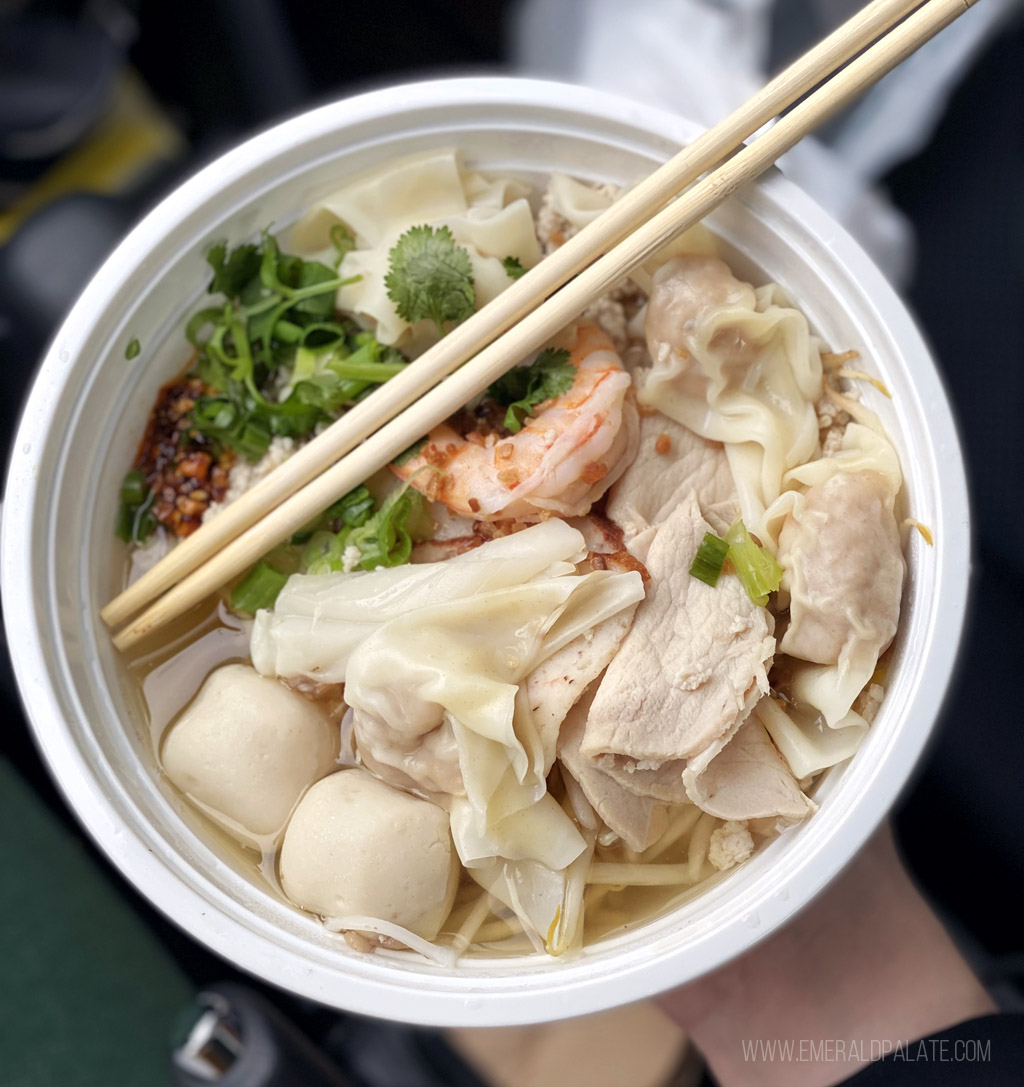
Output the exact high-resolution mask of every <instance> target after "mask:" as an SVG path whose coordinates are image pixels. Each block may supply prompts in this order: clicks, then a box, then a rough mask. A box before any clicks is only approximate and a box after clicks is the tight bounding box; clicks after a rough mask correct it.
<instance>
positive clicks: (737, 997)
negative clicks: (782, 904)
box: [661, 824, 996, 1087]
mask: <svg viewBox="0 0 1024 1087" xmlns="http://www.w3.org/2000/svg"><path fill="white" fill-rule="evenodd" d="M661 1005H662V1007H663V1008H664V1009H665V1011H666V1012H667V1013H668V1014H669V1015H670V1016H671V1017H672V1018H673V1019H675V1020H676V1022H678V1023H679V1024H680V1025H681V1026H682V1027H683V1028H684V1029H685V1030H686V1031H687V1032H688V1033H689V1035H690V1038H691V1040H692V1041H693V1042H694V1044H695V1045H696V1046H697V1048H698V1049H699V1050H700V1051H701V1052H702V1053H703V1054H704V1057H705V1058H706V1060H707V1062H708V1064H709V1066H710V1068H711V1071H712V1072H713V1073H714V1075H715V1077H716V1079H717V1080H718V1082H719V1083H721V1084H722V1087H776V1085H778V1087H826V1085H829V1084H836V1083H839V1082H841V1081H842V1080H844V1079H846V1078H847V1077H848V1076H850V1075H852V1074H853V1073H854V1072H855V1071H857V1069H858V1068H860V1067H862V1066H863V1065H864V1064H866V1063H869V1060H870V1055H871V1054H872V1052H873V1053H875V1054H879V1052H880V1050H887V1051H891V1050H892V1049H893V1048H895V1047H896V1046H897V1045H898V1044H899V1043H900V1042H908V1041H911V1040H913V1039H915V1038H921V1037H924V1036H925V1035H928V1034H933V1033H935V1032H936V1031H940V1030H943V1029H945V1028H947V1027H950V1026H952V1025H954V1024H955V1023H959V1022H962V1021H963V1020H965V1019H971V1018H974V1017H975V1016H979V1015H986V1014H990V1013H991V1012H993V1011H995V1010H996V1008H995V1005H994V1004H993V1002H992V1000H991V998H990V997H989V995H988V993H986V991H985V990H984V988H983V987H982V985H981V983H980V982H979V981H978V979H977V978H976V977H975V976H974V974H973V972H972V971H971V968H970V967H969V966H968V964H967V962H966V961H965V960H964V958H963V956H962V955H961V954H960V952H959V951H958V950H957V949H956V947H955V946H954V944H953V942H952V941H951V940H950V938H949V935H948V934H947V932H946V930H945V929H944V928H943V926H942V924H941V922H940V921H939V919H938V918H937V917H936V915H935V914H934V913H933V911H932V910H931V908H930V907H929V905H928V904H927V902H925V900H924V899H923V898H922V897H921V894H920V892H919V891H918V890H917V888H916V887H915V886H914V884H913V882H912V881H911V879H910V876H909V875H908V873H907V871H906V869H905V868H904V866H903V863H902V861H901V860H900V857H899V855H898V853H897V851H896V846H895V842H894V841H893V836H892V829H891V827H890V826H889V825H888V824H886V825H885V826H883V827H882V829H881V830H879V831H878V832H877V833H876V834H875V836H874V837H873V838H872V839H871V841H870V842H868V844H867V845H866V846H865V847H864V849H863V850H862V851H861V852H860V853H859V854H858V855H857V857H856V858H854V860H853V861H852V862H851V863H850V865H849V866H848V867H847V868H846V869H845V871H844V872H842V873H841V875H840V876H839V877H838V878H837V879H836V880H835V881H834V882H833V883H832V884H831V885H830V886H829V887H827V888H826V889H825V891H823V892H822V894H821V895H820V896H819V897H818V898H817V899H816V900H815V901H814V902H813V903H812V904H811V905H810V906H809V907H808V908H807V909H806V910H804V911H803V913H801V914H800V915H799V916H798V917H797V918H796V919H795V920H794V921H792V922H791V923H790V924H789V925H787V926H786V927H785V928H783V929H781V930H780V931H779V932H777V933H775V934H773V935H772V936H770V937H768V938H767V939H765V940H764V941H763V942H761V943H760V944H758V945H757V946H756V947H754V948H753V949H752V950H751V951H749V952H747V953H746V954H745V955H742V956H741V957H740V958H738V959H735V960H734V961H733V962H731V963H728V964H727V965H726V966H724V967H722V968H721V969H720V970H717V971H715V973H713V974H709V975H707V976H706V977H704V978H700V979H699V980H697V981H695V982H693V983H692V984H690V985H687V986H684V987H683V988H680V989H676V990H674V991H672V992H670V993H666V994H665V995H664V996H663V997H662V998H661ZM758 1042H767V1043H768V1046H763V1045H762V1046H759V1045H758ZM801 1042H803V1046H801ZM824 1042H829V1043H833V1044H831V1045H829V1046H824V1045H823V1044H822V1043H824ZM786 1043H792V1050H791V1054H790V1055H788V1056H785V1055H784V1054H785V1053H786V1050H785V1049H784V1048H783V1047H784V1046H785V1045H786ZM844 1050H845V1053H844V1052H843V1051H844ZM772 1056H774V1059H772Z"/></svg>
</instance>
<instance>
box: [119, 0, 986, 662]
mask: <svg viewBox="0 0 1024 1087" xmlns="http://www.w3.org/2000/svg"><path fill="white" fill-rule="evenodd" d="M974 2H975V0H926V2H925V3H920V0H873V2H872V3H870V4H868V5H867V7H865V8H864V9H863V10H862V11H860V12H859V13H858V14H856V15H855V16H854V17H853V18H852V19H850V20H849V21H848V22H846V23H844V24H843V26H841V27H840V28H839V29H838V30H836V31H835V32H834V33H833V34H831V35H830V36H829V37H827V38H826V39H825V40H824V41H823V42H821V43H820V44H819V45H817V46H816V47H815V48H813V49H812V50H810V52H808V53H806V54H804V55H803V56H802V57H800V58H799V59H798V60H797V61H795V62H794V63H793V64H791V65H790V66H789V67H788V68H787V69H786V70H785V71H783V72H782V73H781V74H779V75H778V76H776V78H775V79H773V80H772V81H771V82H770V83H768V84H767V86H765V87H764V88H763V89H762V90H761V91H759V92H758V93H757V94H756V95H754V97H753V98H751V99H749V100H748V101H747V102H745V103H744V104H743V105H742V106H740V107H739V109H737V110H736V111H735V112H734V113H732V114H730V115H729V116H728V117H726V118H725V119H724V120H723V121H721V122H719V123H718V124H717V125H715V126H714V128H711V129H709V130H708V131H707V132H705V133H703V134H702V135H701V136H700V137H698V138H697V139H696V140H695V141H694V142H693V143H692V144H690V145H688V146H687V147H685V148H684V149H683V150H682V151H680V152H679V154H677V155H676V156H675V157H674V158H672V159H671V160H670V161H669V162H667V163H666V164H665V165H664V166H662V167H660V168H659V169H658V170H656V171H655V172H654V173H653V174H651V175H650V176H649V177H648V178H647V179H646V180H644V181H642V182H641V183H640V184H638V185H637V186H636V187H635V188H633V189H632V190H631V191H630V192H628V193H627V194H626V195H625V196H624V197H622V199H620V200H619V201H617V202H616V203H615V204H613V205H612V206H611V207H610V208H609V209H608V210H607V211H605V212H603V213H602V214H601V215H600V216H599V217H598V218H597V219H595V220H594V222H593V223H591V224H590V225H589V226H588V227H587V228H586V229H584V230H582V231H580V232H579V234H577V235H575V236H574V237H573V238H570V239H569V240H568V241H567V242H566V243H565V244H564V245H563V246H561V247H560V248H559V249H557V250H556V251H555V252H554V253H552V254H551V255H550V256H548V257H546V258H545V259H544V260H543V261H541V263H540V264H538V265H537V266H536V267H535V268H533V269H531V270H530V271H529V272H528V273H527V274H526V275H524V276H522V277H521V278H520V279H518V280H516V281H514V282H513V283H512V284H511V285H510V286H509V287H508V288H507V289H506V290H505V291H504V292H503V293H502V294H500V295H499V296H498V297H497V298H496V299H494V300H493V301H492V302H490V303H489V304H488V305H486V306H485V307H484V308H483V309H481V310H480V311H479V312H478V313H476V314H474V315H473V316H472V317H470V318H469V319H468V320H466V321H464V322H463V323H462V324H461V325H458V326H457V327H456V328H454V329H453V330H452V331H451V332H449V333H448V335H447V336H445V337H444V339H442V340H441V341H440V342H439V343H438V344H436V345H435V346H434V347H432V348H431V349H430V350H429V351H426V352H425V353H424V354H423V355H421V356H420V357H419V358H418V359H416V360H415V361H414V362H413V363H411V364H410V365H409V366H407V367H406V368H405V369H404V370H403V371H402V372H401V373H400V374H398V375H397V376H395V377H393V378H391V380H390V381H388V382H387V383H386V384H384V385H382V386H380V387H379V388H378V389H377V390H376V391H375V392H374V393H373V394H372V395H371V396H369V397H368V398H367V399H366V400H364V401H362V402H360V403H359V404H356V405H355V406H354V407H352V408H351V409H350V410H349V411H348V412H346V414H345V415H343V416H342V417H341V418H340V419H338V420H337V421H336V422H334V423H333V424H332V425H331V426H330V427H328V428H327V429H326V430H325V431H324V432H323V433H322V434H320V435H319V436H317V437H316V438H314V439H313V440H312V441H310V442H309V443H308V444H306V445H305V446H303V447H302V448H301V449H299V450H298V451H297V452H296V453H295V454H294V455H293V456H292V457H290V458H289V459H288V460H287V461H285V462H284V463H283V464H282V465H281V466H280V467H278V468H276V469H275V470H274V471H273V472H272V473H271V474H270V475H268V476H267V477H266V478H264V479H263V480H262V481H261V482H260V483H258V484H257V485H256V486H255V487H253V488H252V490H250V491H248V492H246V493H245V494H244V495H242V496H241V497H240V498H238V499H237V500H236V501H234V502H232V503H231V504H230V505H229V506H228V507H226V508H225V509H224V510H223V511H222V512H221V513H220V514H219V515H218V516H217V517H216V518H215V519H214V520H212V521H211V522H210V523H209V524H206V525H203V526H202V527H201V528H200V529H199V530H198V531H196V532H195V533H193V534H192V535H191V536H189V537H188V538H186V539H185V540H183V541H182V542H181V543H180V544H178V546H177V547H175V548H174V550H173V551H171V553H170V554H169V555H167V557H166V558H164V559H162V560H161V561H160V562H159V563H157V565H156V566H154V567H153V568H152V569H151V570H149V571H148V572H147V573H146V574H144V575H143V576H142V577H140V578H139V579H138V580H137V581H136V582H135V583H134V584H132V585H131V586H130V587H129V588H127V589H126V590H125V591H124V592H122V593H121V594H120V595H118V596H117V597H115V598H114V599H113V600H112V601H111V602H110V603H109V604H108V605H107V606H106V607H105V608H104V609H103V611H102V612H101V613H100V614H101V616H102V618H103V620H104V621H105V622H106V623H108V624H109V625H110V626H112V627H113V626H118V625H120V624H122V623H124V622H125V621H126V620H128V619H130V618H131V616H133V615H135V614H136V613H137V612H138V611H139V610H140V609H141V608H143V607H146V605H150V606H149V607H148V608H146V610H145V611H144V612H142V614H141V615H138V617H137V618H135V619H134V620H133V621H132V622H131V623H129V624H128V625H127V626H126V627H124V629H123V630H121V631H120V632H119V633H118V634H116V635H115V636H114V639H113V640H114V644H115V645H116V646H117V647H118V648H119V649H127V648H129V647H130V646H133V645H135V644H136V643H137V642H139V641H141V640H142V639H143V638H145V637H147V636H148V635H150V634H151V633H153V632H154V631H156V630H158V629H159V628H161V627H163V626H164V625H166V624H167V623H169V622H170V621H171V620H173V619H175V618H177V617H178V616H180V615H182V614H183V613H184V612H186V611H187V610H188V609H189V608H191V607H192V606H193V605H195V604H197V603H199V602H200V601H202V600H203V599H205V598H206V597H207V596H209V595H210V594H211V593H213V592H215V591H216V590H217V589H219V588H221V587H222V586H223V585H225V584H226V583H227V582H229V581H230V580H231V579H233V578H235V577H237V576H238V575H239V574H241V573H243V572H244V571H245V570H246V569H247V568H248V567H250V566H251V565H252V564H253V563H255V562H257V561H258V560H259V559H260V558H261V557H262V556H263V555H265V554H266V553H267V552H268V551H269V550H270V549H271V548H273V547H275V546H276V545H277V544H279V543H282V542H283V541H284V540H286V539H288V538H289V537H290V536H291V535H292V534H293V533H295V532H297V531H298V530H299V529H300V528H302V527H303V526H304V525H306V524H308V523H309V521H311V520H312V519H313V518H314V517H316V516H317V515H318V514H320V513H321V512H322V511H323V510H324V509H326V508H327V507H328V506H329V505H331V503H332V502H335V501H337V499H339V498H340V497H341V496H342V495H344V494H346V493H347V492H348V491H350V490H352V488H353V487H356V486H358V485H359V484H360V483H362V482H363V481H364V480H365V479H367V478H368V477H369V476H371V475H372V474H373V473H374V472H376V471H377V470H379V469H380V468H382V467H383V466H384V465H386V464H387V463H388V462H389V461H391V460H393V459H394V458H395V457H396V456H398V454H399V453H401V452H402V451H403V450H404V449H406V448H408V447H409V446H410V445H411V444H412V443H413V442H415V441H417V440H418V439H419V438H421V437H422V436H423V435H424V434H426V433H428V432H429V431H430V430H431V429H432V428H433V427H435V426H437V425H438V424H439V423H441V422H442V421H443V420H444V419H446V418H447V417H448V416H450V415H451V414H453V413H454V412H456V411H457V410H458V409H459V408H461V407H462V406H463V405H464V404H465V403H467V402H468V401H469V400H471V399H472V398H473V397H474V396H476V395H478V394H479V393H481V392H483V390H484V389H486V388H487V386H488V385H490V384H492V383H493V382H494V381H496V380H497V379H498V378H499V377H500V376H501V375H502V374H504V373H505V372H507V371H508V370H509V369H511V367H512V366H514V365H515V364H516V363H518V362H520V361H521V360H522V359H523V358H524V357H525V356H527V355H528V354H530V353H531V352H533V351H536V350H538V349H539V348H540V347H542V346H543V344H544V343H545V342H546V341H547V340H549V339H550V338H551V337H552V336H553V335H555V333H557V332H558V331H559V330H560V329H561V328H563V327H564V326H565V325H567V324H568V323H569V322H571V321H572V320H574V319H575V318H576V317H577V316H578V315H579V314H580V313H581V312H582V311H583V310H584V309H586V308H587V306H589V305H590V304H591V303H592V302H594V301H595V300H596V299H598V298H599V297H600V296H601V295H603V294H605V293H606V292H607V291H608V290H609V289H611V287H613V286H614V285H615V284H616V283H618V282H619V281H620V280H621V279H622V278H623V277H624V276H625V275H627V274H628V273H629V272H630V271H632V270H633V269H634V268H635V267H637V265H639V264H641V263H643V262H644V261H645V260H647V259H648V258H649V257H651V256H652V255H653V254H654V253H656V252H657V251H658V250H659V249H661V248H662V247H663V246H664V245H665V244H666V243H668V242H669V241H671V240H672V239H673V238H674V237H676V236H677V235H679V234H681V233H682V232H683V231H684V230H686V229H688V228H689V227H691V226H692V225H693V224H694V223H696V222H697V221H698V220H700V219H702V218H703V217H704V216H705V215H707V214H708V213H709V212H710V211H711V210H712V209H713V208H715V207H717V206H718V205H719V204H720V203H722V202H723V201H724V200H725V199H726V198H727V197H728V196H730V195H731V194H732V193H733V192H735V191H736V190H737V189H738V188H739V187H740V186H741V185H743V184H745V183H746V182H748V181H750V180H752V179H753V178H755V177H757V176H758V175H759V174H761V173H763V172H764V171H765V170H766V169H767V168H768V167H769V166H770V165H771V164H772V163H773V162H774V161H775V160H776V159H777V158H778V157H779V156H780V155H782V154H784V153H785V152H786V151H788V150H789V149H790V148H791V147H792V146H793V145H794V144H795V143H797V142H798V141H799V140H800V139H801V138H802V137H803V136H804V135H806V134H807V133H808V132H811V131H812V130H814V129H815V128H817V127H818V126H819V125H821V124H822V123H823V122H824V121H825V120H827V119H828V118H829V117H831V116H832V115H833V114H835V113H836V112H837V111H839V110H840V109H842V108H843V107H844V106H846V105H847V104H848V103H849V102H851V101H852V100H853V99H854V98H856V97H857V96H858V95H859V94H861V93H862V92H863V91H864V90H865V89H867V88H868V87H870V86H871V85H872V84H873V83H875V82H877V81H878V80H879V79H880V78H881V77H882V76H883V75H885V74H886V73H887V72H889V71H891V70H892V69H893V68H895V67H896V65H897V64H899V63H900V62H901V61H902V60H904V59H905V58H906V57H907V56H909V55H910V54H911V53H913V52H914V51H915V50H916V49H918V48H919V47H920V46H921V45H923V44H924V43H925V42H927V41H928V40H929V39H931V38H932V37H933V36H934V35H935V34H937V33H938V32H939V31H940V30H942V29H943V28H944V27H946V26H948V25H949V23H951V22H952V21H953V20H954V19H956V18H957V17H958V16H959V15H961V14H963V13H964V12H965V11H966V10H967V9H968V8H969V7H971V5H972V4H973V3H974ZM826 80H827V82H826ZM815 88H817V89H815ZM811 91H813V93H809V92H811ZM804 96H806V97H804ZM801 99H802V100H801ZM793 103H798V104H797V105H795V106H794V105H793ZM791 106H792V108H791V109H789V111H788V112H787V113H785V115H784V116H782V117H781V118H780V119H779V120H778V121H777V122H776V123H775V124H774V125H773V126H772V127H770V128H768V129H767V130H766V131H765V132H764V133H763V134H762V135H761V136H760V137H759V138H758V139H756V140H755V141H754V142H753V143H751V144H749V145H747V146H744V145H743V141H744V140H746V139H747V138H749V137H750V136H751V135H753V134H754V133H755V132H757V131H758V130H759V129H760V128H762V126H764V125H765V124H767V122H769V121H770V120H772V118H774V117H776V116H777V115H778V114H780V113H781V112H782V111H784V110H787V109H788V108H789V107H791ZM707 171H711V172H710V173H708V174H707V176H706V177H704V178H703V179H702V180H700V181H699V182H697V179H698V178H700V177H701V175H702V174H705V173H706V172H707ZM695 182H697V183H696V184H694V183H695ZM688 186H689V187H688ZM680 194H681V195H680ZM573 277H575V278H573ZM570 281H571V282H570ZM556 292H557V293H556ZM467 359H468V360H470V361H468V362H467V361H466V360H467ZM161 594H163V595H161Z"/></svg>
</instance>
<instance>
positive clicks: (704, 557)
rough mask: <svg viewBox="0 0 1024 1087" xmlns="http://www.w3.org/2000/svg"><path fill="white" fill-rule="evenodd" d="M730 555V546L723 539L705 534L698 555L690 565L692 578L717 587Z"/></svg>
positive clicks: (712, 534) (709, 533) (711, 534)
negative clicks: (726, 557) (727, 557)
mask: <svg viewBox="0 0 1024 1087" xmlns="http://www.w3.org/2000/svg"><path fill="white" fill-rule="evenodd" d="M728 554H729V545H728V544H727V543H726V542H725V540H723V539H721V537H719V536H716V535H714V533H711V532H705V533H704V539H703V540H701V542H700V547H698V548H697V554H696V555H695V556H694V558H693V562H692V563H691V564H690V576H691V577H695V578H697V580H698V581H703V582H704V584H705V585H712V586H714V585H717V584H718V577H719V575H720V574H721V572H722V566H723V565H724V564H725V556H726V555H728Z"/></svg>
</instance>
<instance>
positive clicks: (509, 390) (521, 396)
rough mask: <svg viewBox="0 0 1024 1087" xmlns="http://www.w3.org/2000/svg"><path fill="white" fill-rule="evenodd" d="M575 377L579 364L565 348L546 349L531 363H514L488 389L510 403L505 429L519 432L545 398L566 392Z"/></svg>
mask: <svg viewBox="0 0 1024 1087" xmlns="http://www.w3.org/2000/svg"><path fill="white" fill-rule="evenodd" d="M575 380H576V367H575V366H573V365H572V363H571V362H570V361H569V352H568V351H566V350H565V349H564V348H558V349H555V348H553V347H547V348H545V349H544V350H543V351H542V352H541V353H540V354H539V355H538V356H537V358H536V359H535V360H534V361H533V363H532V365H530V366H514V367H513V368H512V369H511V370H509V372H508V373H507V374H503V375H502V376H501V377H500V378H498V380H497V381H496V382H495V383H494V384H493V385H491V386H489V387H488V389H487V395H488V396H490V397H491V398H492V399H494V400H496V401H497V402H498V403H499V404H507V405H508V411H507V412H506V413H505V429H506V430H509V431H511V432H512V433H513V434H518V433H519V431H520V430H522V428H523V420H524V419H525V418H526V417H527V416H529V415H531V414H533V411H532V409H533V408H535V407H536V406H537V405H538V404H542V403H543V402H544V401H545V400H551V399H553V398H554V397H556V396H561V395H562V394H563V393H567V392H568V391H569V389H570V388H572V383H573V382H574V381H575Z"/></svg>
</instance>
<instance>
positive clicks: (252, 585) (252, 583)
mask: <svg viewBox="0 0 1024 1087" xmlns="http://www.w3.org/2000/svg"><path fill="white" fill-rule="evenodd" d="M287 580H288V575H287V574H283V573H281V571H280V570H275V569H274V567H273V566H271V565H270V564H269V563H268V562H258V563H256V565H255V566H254V567H253V568H252V569H251V570H250V571H249V572H248V573H247V574H246V575H245V577H244V578H242V580H241V581H240V582H239V583H238V584H237V585H236V586H235V587H234V589H233V590H232V591H231V607H232V608H233V609H234V610H235V611H245V612H249V613H250V614H253V615H254V614H255V613H256V612H258V611H259V610H260V609H261V608H272V607H273V606H274V601H275V600H277V596H278V593H280V591H281V590H282V589H283V588H284V583H285V582H286V581H287Z"/></svg>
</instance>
